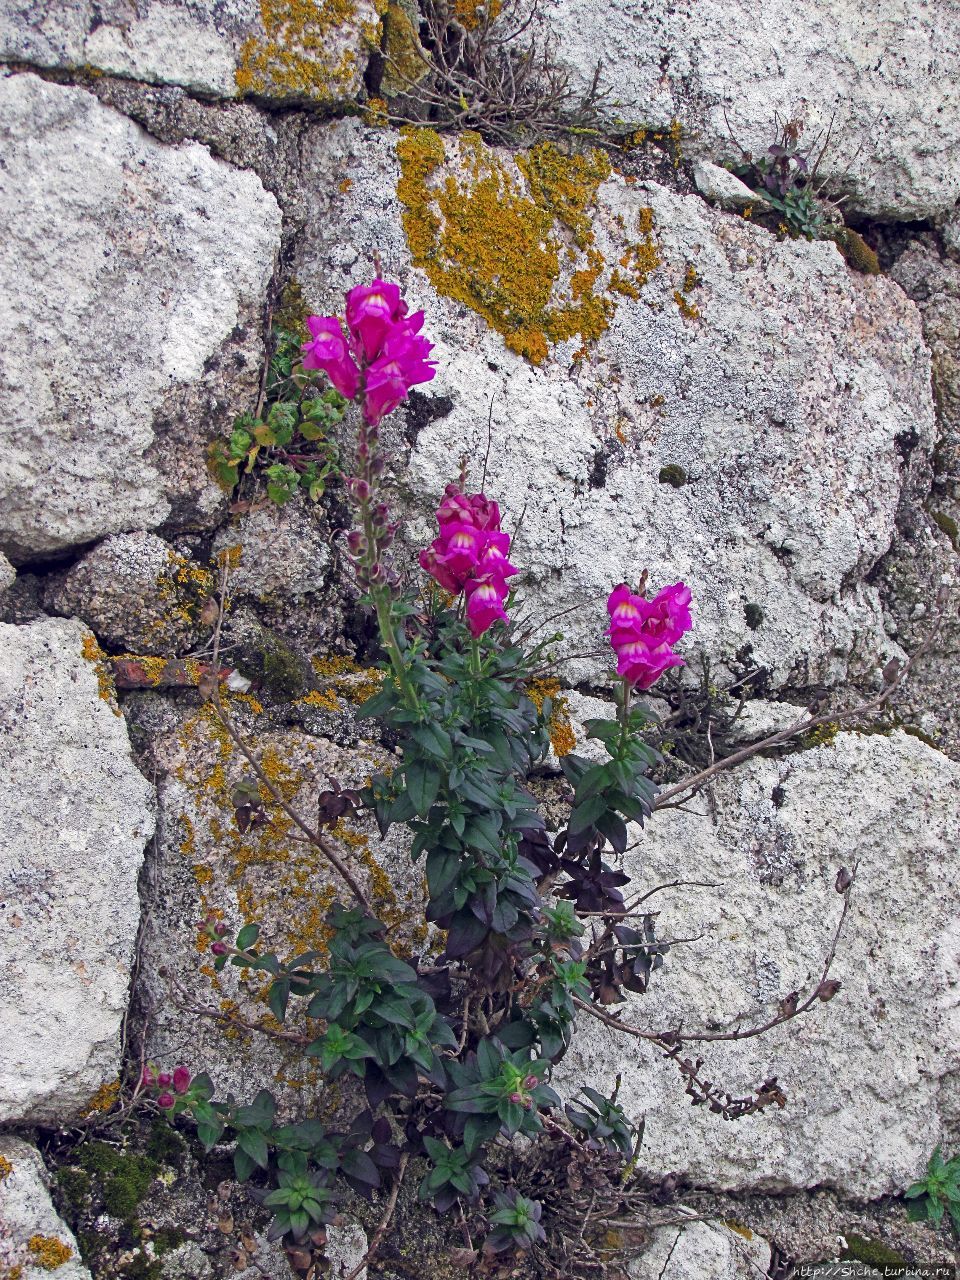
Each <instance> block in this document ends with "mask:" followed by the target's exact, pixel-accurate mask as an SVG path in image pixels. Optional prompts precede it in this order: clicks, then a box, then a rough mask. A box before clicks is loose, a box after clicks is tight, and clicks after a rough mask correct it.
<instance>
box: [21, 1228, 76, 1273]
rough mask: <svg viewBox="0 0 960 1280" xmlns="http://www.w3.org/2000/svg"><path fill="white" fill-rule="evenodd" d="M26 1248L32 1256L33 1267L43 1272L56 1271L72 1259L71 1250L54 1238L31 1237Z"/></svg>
mask: <svg viewBox="0 0 960 1280" xmlns="http://www.w3.org/2000/svg"><path fill="white" fill-rule="evenodd" d="M27 1248H28V1249H29V1251H30V1252H31V1253H32V1254H33V1265H34V1266H36V1267H40V1268H41V1269H42V1270H44V1271H56V1269H57V1267H62V1266H63V1264H64V1263H65V1262H69V1261H70V1259H71V1258H72V1257H73V1250H72V1249H71V1248H70V1246H69V1245H68V1244H64V1243H63V1241H62V1240H58V1239H57V1237H56V1236H40V1235H36V1236H31V1237H30V1239H29V1240H28V1241H27Z"/></svg>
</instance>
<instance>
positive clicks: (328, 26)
mask: <svg viewBox="0 0 960 1280" xmlns="http://www.w3.org/2000/svg"><path fill="white" fill-rule="evenodd" d="M378 34H379V26H378V16H377V9H376V6H375V5H374V4H373V2H372V0H354V2H353V3H350V4H347V5H343V4H336V3H331V0H320V2H319V3H317V4H315V5H310V6H304V5H301V4H298V3H296V0H286V3H284V2H283V0H281V2H280V3H273V4H269V3H262V2H261V3H258V0H218V3H217V4H215V5H210V4H201V3H197V2H196V0H138V2H137V3H133V2H132V0H107V3H99V4H98V3H94V2H93V0H39V3H37V2H32V3H27V2H26V0H10V3H8V4H6V5H5V6H4V9H3V12H2V14H0V57H3V58H6V59H9V60H10V61H16V62H28V63H33V64H34V65H37V66H41V67H61V68H71V67H79V66H86V67H96V68H97V69H99V70H101V71H108V72H112V73H114V74H116V75H123V76H130V77H132V78H134V79H137V80H146V81H152V82H155V83H161V84H174V85H182V86H183V87H184V88H186V89H190V90H193V91H194V92H197V93H202V94H209V95H214V96H216V97H226V98H230V97H235V96H236V95H237V94H239V93H243V92H255V93H257V94H260V95H264V96H268V97H270V96H273V97H295V98H305V99H313V100H317V101H324V102H329V101H333V100H338V99H341V98H349V97H352V96H353V95H354V94H355V93H356V92H357V91H358V90H359V89H360V88H361V86H362V84H363V72H364V69H365V67H366V63H367V58H368V57H369V53H370V49H371V48H372V47H375V45H376V42H377V37H378Z"/></svg>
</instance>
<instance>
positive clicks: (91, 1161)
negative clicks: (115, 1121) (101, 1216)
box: [77, 1142, 160, 1222]
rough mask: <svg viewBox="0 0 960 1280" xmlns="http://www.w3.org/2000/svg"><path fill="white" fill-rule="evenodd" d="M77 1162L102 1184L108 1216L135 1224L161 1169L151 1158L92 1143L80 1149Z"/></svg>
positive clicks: (101, 1189) (104, 1204) (101, 1191)
mask: <svg viewBox="0 0 960 1280" xmlns="http://www.w3.org/2000/svg"><path fill="white" fill-rule="evenodd" d="M77 1161H78V1163H79V1164H80V1166H81V1168H83V1169H84V1170H86V1172H87V1173H90V1174H92V1175H94V1177H95V1178H96V1179H97V1181H98V1182H99V1183H100V1193H101V1195H102V1197H103V1206H104V1208H105V1209H106V1211H107V1213H109V1214H111V1215H112V1216H113V1217H115V1218H120V1219H121V1220H122V1221H124V1222H131V1221H132V1220H133V1218H134V1217H135V1215H136V1211H137V1206H138V1205H139V1204H140V1202H141V1201H142V1200H143V1199H144V1197H145V1196H146V1194H147V1192H148V1191H149V1190H150V1184H151V1182H152V1181H153V1180H154V1178H155V1177H156V1176H157V1174H158V1173H159V1172H160V1166H159V1165H158V1164H157V1162H156V1161H155V1160H151V1159H150V1157H149V1156H144V1155H137V1154H136V1153H135V1152H126V1151H119V1150H117V1148H116V1147H111V1146H109V1145H108V1144H107V1143H106V1142H89V1143H86V1144H85V1145H84V1146H83V1147H81V1148H80V1150H79V1152H78V1153H77Z"/></svg>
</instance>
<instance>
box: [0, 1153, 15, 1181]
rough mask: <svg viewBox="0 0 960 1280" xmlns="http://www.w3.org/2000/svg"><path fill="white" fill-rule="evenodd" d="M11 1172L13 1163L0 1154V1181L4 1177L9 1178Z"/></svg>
mask: <svg viewBox="0 0 960 1280" xmlns="http://www.w3.org/2000/svg"><path fill="white" fill-rule="evenodd" d="M11 1173H13V1165H12V1164H11V1163H10V1161H9V1160H8V1159H7V1157H6V1156H0V1182H2V1181H3V1180H4V1178H9V1177H10V1175H11Z"/></svg>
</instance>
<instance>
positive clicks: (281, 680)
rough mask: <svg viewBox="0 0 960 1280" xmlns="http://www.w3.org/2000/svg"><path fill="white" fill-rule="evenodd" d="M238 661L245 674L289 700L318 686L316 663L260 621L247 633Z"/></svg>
mask: <svg viewBox="0 0 960 1280" xmlns="http://www.w3.org/2000/svg"><path fill="white" fill-rule="evenodd" d="M235 661H236V665H237V670H238V671H239V672H240V674H241V675H243V676H246V677H247V679H248V680H252V681H253V682H254V683H255V684H257V685H260V686H261V687H263V688H265V689H267V690H269V691H270V693H273V694H275V695H276V696H277V697H280V698H283V699H284V700H285V701H288V702H293V701H295V700H296V699H297V698H302V697H304V695H305V694H307V693H309V692H310V690H311V689H313V688H315V687H316V683H317V682H316V678H315V676H314V673H313V667H311V665H310V663H309V661H308V660H307V659H306V658H305V657H304V656H303V654H302V653H299V652H298V651H297V650H296V649H294V648H293V647H292V646H291V645H289V644H287V642H286V641H285V640H284V639H282V638H281V637H280V636H278V635H277V633H276V632H274V631H270V630H269V629H268V628H267V627H263V626H260V625H259V624H258V625H257V626H255V627H254V626H251V628H250V630H249V632H248V633H247V635H245V636H244V638H243V640H242V642H241V644H240V646H239V648H238V649H237V651H236V653H235Z"/></svg>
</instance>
